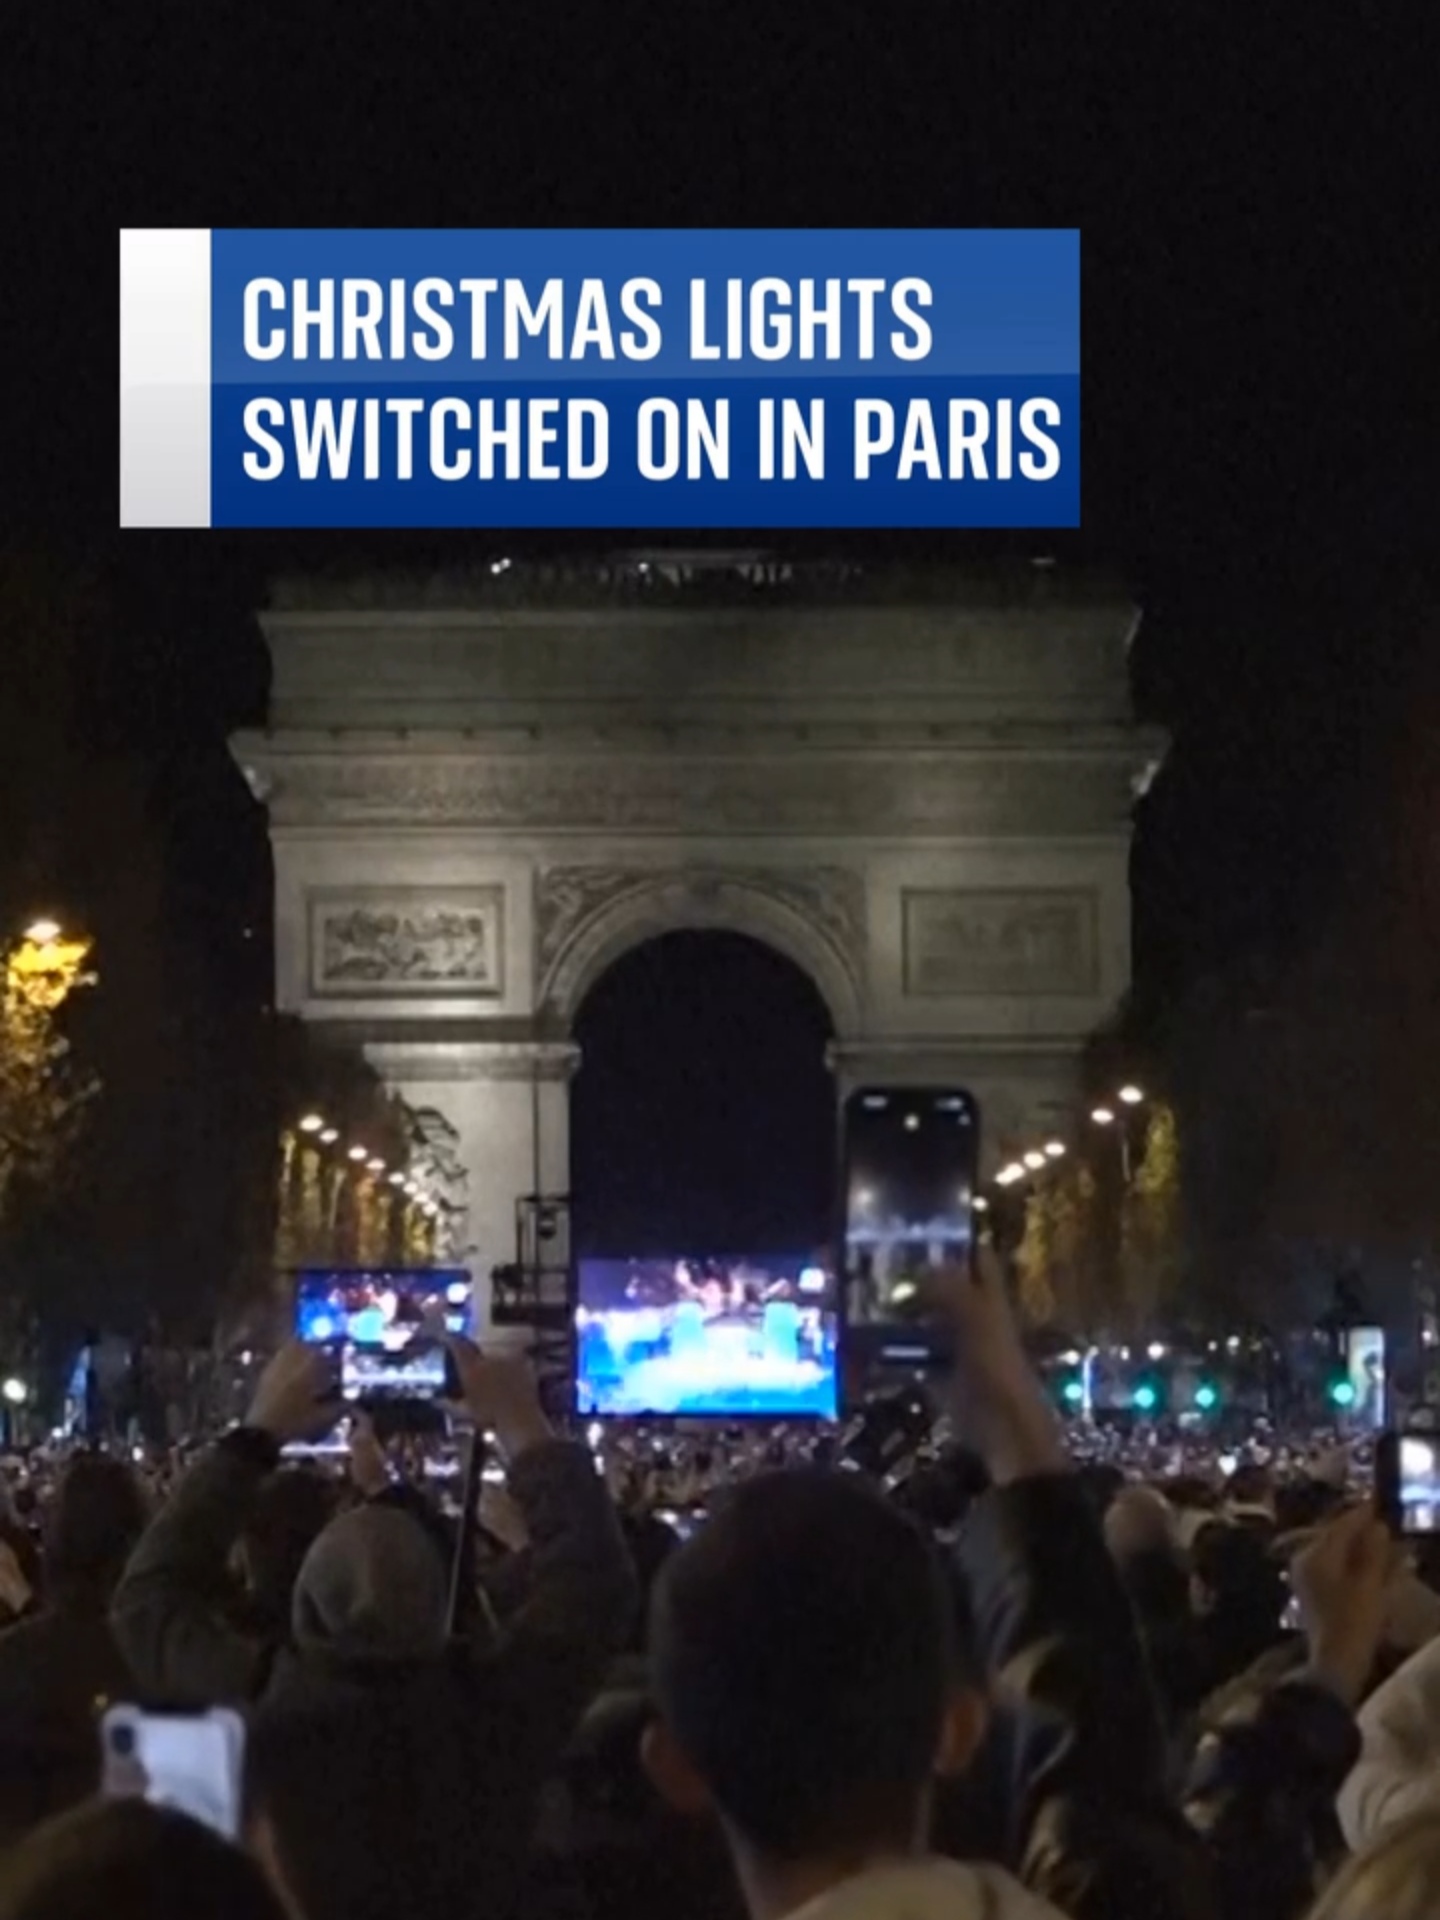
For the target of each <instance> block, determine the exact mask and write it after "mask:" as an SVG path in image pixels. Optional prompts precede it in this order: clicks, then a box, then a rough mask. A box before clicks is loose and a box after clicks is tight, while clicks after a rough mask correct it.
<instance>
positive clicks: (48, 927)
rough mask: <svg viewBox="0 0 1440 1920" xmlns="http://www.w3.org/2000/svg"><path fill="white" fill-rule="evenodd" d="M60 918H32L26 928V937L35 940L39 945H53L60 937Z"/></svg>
mask: <svg viewBox="0 0 1440 1920" xmlns="http://www.w3.org/2000/svg"><path fill="white" fill-rule="evenodd" d="M60 931H61V929H60V922H59V921H58V920H47V919H40V920H32V921H31V922H30V924H29V926H28V927H26V929H25V938H26V939H27V940H30V941H33V942H34V944H35V945H36V946H37V947H53V946H54V945H55V942H56V941H57V940H58V939H59V938H60Z"/></svg>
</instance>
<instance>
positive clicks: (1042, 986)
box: [902, 888, 1100, 999]
mask: <svg viewBox="0 0 1440 1920" xmlns="http://www.w3.org/2000/svg"><path fill="white" fill-rule="evenodd" d="M902 910H903V937H904V962H905V992H906V994H907V995H908V996H909V997H911V998H914V999H935V998H942V999H943V998H949V997H952V996H957V997H958V996H963V995H967V994H1000V995H1009V994H1014V995H1022V996H1026V997H1035V996H1043V995H1052V994H1054V995H1068V994H1093V993H1098V991H1099V988H1100V978H1099V939H1098V917H1099V916H1098V902H1097V900H1096V897H1095V895H1094V893H1093V892H1092V891H1090V890H1089V889H1079V888H1077V889H1074V890H1063V891H1062V890H1058V889H1057V890H1052V891H1042V892H1024V893H1021V892H1010V891H1001V890H999V889H986V888H975V889H967V890H964V891H943V892H942V891H916V892H909V893H906V894H905V895H903V897H902Z"/></svg>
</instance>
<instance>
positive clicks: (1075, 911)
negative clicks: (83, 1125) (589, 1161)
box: [234, 554, 1146, 1294]
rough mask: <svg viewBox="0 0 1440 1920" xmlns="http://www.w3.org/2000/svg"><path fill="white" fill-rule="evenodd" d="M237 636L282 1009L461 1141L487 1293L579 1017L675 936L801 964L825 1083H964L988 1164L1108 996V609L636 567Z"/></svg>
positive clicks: (1041, 590)
mask: <svg viewBox="0 0 1440 1920" xmlns="http://www.w3.org/2000/svg"><path fill="white" fill-rule="evenodd" d="M262 622H263V626H264V629H265V633H266V637H267V639H268V641H269V645H270V649H271V654H272V657H273V669H274V672H273V692H272V699H271V709H270V724H269V727H268V729H267V730H266V731H265V732H264V733H255V734H247V735H244V736H240V737H238V738H237V739H236V741H235V742H234V750H235V754H236V757H237V759H238V760H239V761H240V763H241V765H242V767H243V768H244V770H245V772H246V775H247V777H248V779H249V780H250V783H251V786H252V788H253V790H254V791H255V792H256V793H257V794H258V795H259V796H260V797H261V798H262V799H263V800H264V801H265V802H266V804H267V806H268V808H269V816H270V834H271V840H272V843H273V847H274V859H275V887H276V903H275V904H276V948H277V954H276V967H277V981H276V995H277V1004H278V1005H279V1006H280V1007H281V1008H282V1009H283V1010H286V1011H291V1012H296V1013H299V1014H301V1015H303V1017H304V1018H305V1019H306V1020H307V1021H311V1022H313V1023H315V1024H316V1025H317V1026H323V1027H325V1028H326V1029H328V1030H330V1031H331V1032H333V1033H335V1034H336V1035H337V1036H339V1037H344V1038H345V1039H347V1040H351V1041H354V1042H358V1043H359V1044H361V1045H363V1046H364V1048H365V1049H366V1051H367V1053H368V1055H369V1057H370V1058H371V1060H372V1061H373V1062H374V1064H375V1065H376V1066H377V1067H378V1069H379V1070H380V1071H381V1072H382V1074H383V1075H384V1076H385V1077H386V1079H387V1080H388V1081H389V1082H391V1083H392V1084H393V1085H394V1086H395V1087H396V1088H397V1090H399V1091H400V1092H401V1093H402V1094H403V1095H404V1097H405V1098H406V1099H407V1100H408V1101H409V1102H410V1103H411V1104H412V1105H414V1106H417V1107H422V1108H429V1109H434V1110H437V1111H438V1112H439V1113H441V1114H442V1115H444V1116H445V1117H446V1119H447V1120H448V1121H449V1122H450V1123H451V1124H452V1125H453V1126H454V1128H455V1129H456V1130H457V1132H458V1135H459V1142H460V1153H461V1158H462V1159H463V1161H464V1163H465V1165H466V1168H467V1170H468V1176H469V1177H468V1227H467V1229H466V1232H465V1234H464V1236H463V1242H462V1244H465V1245H468V1247H469V1248H470V1250H471V1252H470V1258H471V1261H472V1264H473V1265H474V1267H475V1270H476V1273H477V1277H478V1276H483V1275H485V1274H488V1271H489V1269H490V1267H491V1266H492V1265H493V1264H495V1263H497V1262H503V1261H506V1260H509V1259H512V1258H513V1257H514V1245H515V1226H514V1222H515V1202H516V1198H517V1196H518V1195H520V1194H523V1193H528V1192H534V1191H535V1190H536V1175H537V1172H538V1175H539V1181H540V1190H541V1191H546V1192H559V1193H563V1192H565V1191H566V1190H567V1188H568V1160H569V1137H568V1101H569V1080H570V1076H571V1074H572V1072H573V1071H574V1070H575V1069H576V1068H577V1066H579V1065H580V1062H579V1060H578V1056H577V1053H576V1050H575V1048H574V1046H573V1043H572V1040H571V1033H572V1028H573V1023H574V1020H575V1016H576V1013H577V1011H578V1009H579V1008H580V1006H581V1003H582V1002H583V1000H584V998H585V996H586V994H587V992H588V991H589V989H590V988H591V986H592V985H593V984H594V983H595V981H596V980H597V979H598V978H599V977H600V975H601V974H602V973H603V972H604V970H605V969H606V967H607V966H609V965H610V964H611V962H612V961H614V960H615V959H616V958H617V957H618V956H619V955H620V954H622V953H624V952H625V951H626V950H627V949H628V948H630V947H632V946H635V945H637V944H638V943H640V942H642V941H644V940H646V939H648V938H650V937H651V936H653V935H656V934H659V933H662V932H665V931H667V930H670V929H673V928H709V927H716V928H728V929H732V930H735V931H738V932H741V933H745V934H750V935H753V936H754V937H755V938H757V939H759V940H762V941H765V942H767V943H768V944H769V945H771V946H772V947H775V948H778V949H779V951H780V952H781V953H783V954H786V955H788V956H789V957H790V958H791V959H792V960H794V961H795V962H796V963H797V964H798V965H799V966H801V967H803V968H804V969H805V971H806V972H807V973H808V974H809V975H810V976H811V977H812V978H813V980H814V981H815V983H816V985H817V986H818V987H819V989H820V991H821V993H822V994H823V996H824V998H825V1001H826V1003H827V1005H828V1007H829V1010H830V1014H831V1017H832V1020H833V1023H834V1029H835V1044H834V1055H833V1058H834V1066H835V1071H836V1074H837V1077H838V1079H839V1082H840V1091H841V1092H842V1093H843V1091H844V1090H845V1088H846V1087H847V1086H850V1085H854V1084H856V1083H857V1082H859V1081H862V1080H869V1081H872V1082H875V1081H879V1082H889V1083H913V1084H925V1083H932V1084H933V1083H939V1082H952V1083H957V1084H961V1085H964V1086H967V1087H970V1088H972V1089H973V1090H974V1092H975V1093H976V1095H977V1096H978V1098H979V1099H980V1101H981V1103H982V1107H983V1113H984V1121H985V1139H986V1145H987V1150H988V1157H989V1158H990V1159H991V1161H992V1162H993V1158H994V1156H995V1154H997V1153H998V1152H1000V1151H1001V1150H1003V1147H1004V1143H1005V1141H1006V1140H1007V1138H1009V1139H1012V1140H1013V1138H1014V1137H1015V1136H1016V1135H1017V1134H1020V1133H1022V1132H1028V1131H1033V1130H1034V1129H1036V1128H1039V1127H1043V1126H1044V1125H1045V1123H1046V1119H1047V1116H1048V1115H1050V1114H1054V1113H1061V1112H1067V1111H1068V1110H1069V1107H1070V1103H1071V1101H1072V1100H1073V1094H1074V1087H1073V1075H1074V1069H1075V1063H1076V1059H1077V1055H1078V1052H1079V1048H1080V1045H1081V1043H1082V1041H1083V1039H1084V1037H1085V1035H1086V1034H1087V1033H1088V1032H1089V1030H1090V1029H1091V1028H1092V1027H1093V1026H1094V1024H1095V1023H1096V1021H1097V1020H1099V1019H1100V1018H1101V1017H1103V1016H1104V1015H1105V1014H1106V1013H1107V1012H1108V1011H1109V1010H1110V1009H1111V1008H1112V1007H1113V1005H1114V1003H1115V1001H1116V999H1117V998H1118V996H1119V995H1120V993H1121V992H1122V991H1123V989H1124V987H1125V985H1126V983H1127V980H1128V973H1129V937H1130V936H1129V891H1128V884H1127V860H1128V853H1129V839H1130V820H1129V815H1130V806H1131V800H1132V792H1133V785H1134V779H1135V776H1136V774H1137V773H1138V772H1139V770H1140V767H1141V763H1142V760H1143V758H1144V754H1145V748H1146V743H1145V742H1144V741H1143V740H1142V739H1141V738H1140V736H1139V735H1137V733H1136V732H1135V730H1134V729H1133V728H1132V727H1131V726H1130V725H1129V721H1128V693H1127V677H1126V666H1125V654H1126V649H1127V645H1128V641H1129V638H1130V635H1131V633H1132V631H1133V627H1134V623H1135V615H1134V610H1133V608H1132V606H1131V604H1130V603H1129V601H1128V600H1127V599H1126V597H1125V596H1124V595H1123V594H1122V593H1120V592H1117V591H1116V590H1115V589H1114V588H1113V586H1109V585H1106V584H1105V583H1103V582H1097V581H1095V580H1092V579H1089V578H1080V579H1076V580H1072V579H1070V578H1068V577H1067V576H1066V575H1063V574H1056V573H1053V572H1050V571H1044V572H1042V571H1038V570H1035V569H1029V568H1026V569H1023V570H1021V571H1020V572H1018V573H1011V574H1009V575H1004V574H1000V573H994V574H966V575H961V574H950V575H945V576H937V575H934V574H930V575H926V576H924V577H923V578H921V577H908V578H905V579H901V578H898V577H896V576H886V575H885V574H883V573H882V574H878V575H877V574H872V573H868V572H867V573H865V574H860V575H856V574H854V573H853V570H849V571H847V570H845V569H838V570H835V571H826V570H824V569H818V570H814V571H813V572H812V573H802V574H801V575H800V577H798V578H797V577H795V576H794V575H792V574H791V572H790V570H789V569H788V568H785V567H777V566H771V565H769V564H768V563H765V562H763V561H759V560H755V559H749V558H741V559H732V560H731V561H730V562H729V563H728V570H727V571H726V572H725V573H724V574H722V575H720V576H719V577H718V578H717V575H716V573H715V571H714V569H713V563H711V564H701V563H700V562H698V561H697V560H691V559H687V558H686V557H685V556H681V555H675V554H657V555H653V556H650V557H649V558H648V559H645V558H639V559H637V558H635V557H633V556H632V557H629V558H627V559H626V560H625V561H623V562H619V563H613V564H607V565H605V566H603V567H599V568H596V569H593V570H589V571H583V570H571V571H569V572H566V573H564V574H550V575H546V576H542V577H540V578H538V579H537V578H535V577H534V576H529V577H523V578H522V576H521V574H520V570H519V569H514V570H510V569H507V568H505V567H504V564H503V563H499V564H498V565H497V567H496V568H493V569H491V570H490V571H489V572H484V573H481V574H480V575H479V576H478V577H476V578H428V579H413V578H412V579H403V578H399V577H396V576H385V575H380V576H376V577H371V578H366V579H362V580H357V581H354V582H351V583H347V584H344V585H340V586H337V585H326V584H323V583H320V582H317V581H296V582H289V583H280V584H279V585H278V586H277V588H276V590H275V592H274V594H273V596H272V605H271V607H270V609H269V610H268V611H267V612H266V613H265V614H264V615H263V616H262ZM482 1294H483V1289H482Z"/></svg>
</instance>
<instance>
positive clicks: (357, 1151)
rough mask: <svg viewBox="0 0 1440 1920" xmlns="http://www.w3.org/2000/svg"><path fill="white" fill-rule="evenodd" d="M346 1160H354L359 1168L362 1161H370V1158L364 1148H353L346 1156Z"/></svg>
mask: <svg viewBox="0 0 1440 1920" xmlns="http://www.w3.org/2000/svg"><path fill="white" fill-rule="evenodd" d="M345 1158H346V1159H347V1160H353V1161H354V1162H355V1164H356V1166H357V1167H358V1166H359V1165H360V1164H361V1162H362V1161H364V1160H368V1159H369V1158H370V1156H369V1154H368V1153H367V1152H366V1151H365V1149H364V1147H351V1149H350V1151H349V1152H348V1153H347V1154H346V1156H345Z"/></svg>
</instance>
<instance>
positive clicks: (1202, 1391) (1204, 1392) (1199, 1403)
mask: <svg viewBox="0 0 1440 1920" xmlns="http://www.w3.org/2000/svg"><path fill="white" fill-rule="evenodd" d="M1219 1404H1220V1394H1219V1391H1218V1389H1217V1388H1215V1387H1213V1386H1212V1385H1211V1384H1210V1382H1209V1381H1208V1380H1202V1381H1201V1382H1200V1384H1199V1386H1198V1387H1196V1389H1195V1411H1196V1412H1197V1413H1213V1412H1214V1411H1215V1409H1216V1408H1217V1407H1218V1406H1219Z"/></svg>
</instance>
